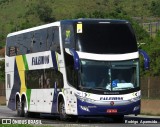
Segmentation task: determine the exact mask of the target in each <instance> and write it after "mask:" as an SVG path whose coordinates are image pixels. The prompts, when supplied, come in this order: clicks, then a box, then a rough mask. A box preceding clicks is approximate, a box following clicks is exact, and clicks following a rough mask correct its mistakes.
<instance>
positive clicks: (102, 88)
mask: <svg viewBox="0 0 160 127" xmlns="http://www.w3.org/2000/svg"><path fill="white" fill-rule="evenodd" d="M94 89H95V90H106V91H110V90H109V89H106V88H104V87H96V88H94Z"/></svg>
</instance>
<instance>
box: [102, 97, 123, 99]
mask: <svg viewBox="0 0 160 127" xmlns="http://www.w3.org/2000/svg"><path fill="white" fill-rule="evenodd" d="M100 100H123V97H100Z"/></svg>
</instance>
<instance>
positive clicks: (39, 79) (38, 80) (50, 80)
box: [26, 69, 63, 89]
mask: <svg viewBox="0 0 160 127" xmlns="http://www.w3.org/2000/svg"><path fill="white" fill-rule="evenodd" d="M26 84H27V88H28V89H44V88H45V89H47V88H54V87H55V84H56V85H57V88H62V87H63V75H62V73H61V72H59V71H56V70H53V69H44V70H30V71H26Z"/></svg>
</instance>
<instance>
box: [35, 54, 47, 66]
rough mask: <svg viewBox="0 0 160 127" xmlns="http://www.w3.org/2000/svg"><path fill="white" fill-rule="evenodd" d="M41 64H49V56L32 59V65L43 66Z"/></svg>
mask: <svg viewBox="0 0 160 127" xmlns="http://www.w3.org/2000/svg"><path fill="white" fill-rule="evenodd" d="M41 64H49V55H48V56H38V57H32V65H41Z"/></svg>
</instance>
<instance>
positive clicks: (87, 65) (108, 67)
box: [80, 60, 139, 91]
mask: <svg viewBox="0 0 160 127" xmlns="http://www.w3.org/2000/svg"><path fill="white" fill-rule="evenodd" d="M138 75H139V71H138V61H137V60H130V61H123V62H106V61H105V62H102V61H101V62H100V61H92V60H81V73H80V79H81V83H80V87H81V88H83V89H99V90H101V89H103V90H107V91H122V90H128V89H133V88H136V87H139V82H138V81H139V80H138V78H139V76H138Z"/></svg>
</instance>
